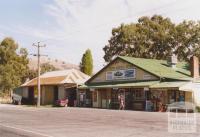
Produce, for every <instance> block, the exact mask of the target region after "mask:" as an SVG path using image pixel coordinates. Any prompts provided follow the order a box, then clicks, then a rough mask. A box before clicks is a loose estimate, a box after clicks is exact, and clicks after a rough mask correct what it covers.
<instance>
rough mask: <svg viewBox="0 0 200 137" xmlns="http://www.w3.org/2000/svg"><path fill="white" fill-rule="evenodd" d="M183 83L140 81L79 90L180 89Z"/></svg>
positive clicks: (96, 85)
mask: <svg viewBox="0 0 200 137" xmlns="http://www.w3.org/2000/svg"><path fill="white" fill-rule="evenodd" d="M187 83H188V82H186V81H185V82H184V81H174V82H160V81H142V82H131V83H113V84H111V83H107V84H106V83H96V84H92V85H91V84H90V85H81V86H80V87H79V89H89V88H95V89H99V88H138V87H149V88H150V89H157V88H180V87H181V86H183V85H185V84H187Z"/></svg>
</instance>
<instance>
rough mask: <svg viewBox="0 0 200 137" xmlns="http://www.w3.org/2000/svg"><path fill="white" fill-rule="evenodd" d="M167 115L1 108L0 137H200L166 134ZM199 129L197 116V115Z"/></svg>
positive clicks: (198, 116)
mask: <svg viewBox="0 0 200 137" xmlns="http://www.w3.org/2000/svg"><path fill="white" fill-rule="evenodd" d="M167 116H168V115H167V113H156V112H141V111H118V110H104V109H90V108H34V107H25V106H12V105H0V137H149V136H152V137H198V136H199V137H200V131H199V130H197V132H196V133H190V134H175V133H169V132H168V121H167V120H168V117H167ZM197 120H198V121H197V129H200V128H199V127H200V124H198V123H200V115H199V114H198V115H197Z"/></svg>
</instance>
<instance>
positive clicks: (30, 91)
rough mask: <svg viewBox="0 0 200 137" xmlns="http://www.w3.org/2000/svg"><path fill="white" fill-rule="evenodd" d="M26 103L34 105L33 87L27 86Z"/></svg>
mask: <svg viewBox="0 0 200 137" xmlns="http://www.w3.org/2000/svg"><path fill="white" fill-rule="evenodd" d="M27 104H30V105H34V104H35V99H34V87H29V88H28V100H27Z"/></svg>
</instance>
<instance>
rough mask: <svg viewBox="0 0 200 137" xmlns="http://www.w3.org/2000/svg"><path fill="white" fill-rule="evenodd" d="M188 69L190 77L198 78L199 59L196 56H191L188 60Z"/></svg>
mask: <svg viewBox="0 0 200 137" xmlns="http://www.w3.org/2000/svg"><path fill="white" fill-rule="evenodd" d="M190 63H191V66H190V69H191V77H193V78H199V59H198V57H196V56H192V57H191V58H190Z"/></svg>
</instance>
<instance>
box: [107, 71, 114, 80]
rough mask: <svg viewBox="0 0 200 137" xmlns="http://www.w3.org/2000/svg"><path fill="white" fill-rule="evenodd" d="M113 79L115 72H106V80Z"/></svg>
mask: <svg viewBox="0 0 200 137" xmlns="http://www.w3.org/2000/svg"><path fill="white" fill-rule="evenodd" d="M112 79H113V72H112V71H109V72H106V80H112Z"/></svg>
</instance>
